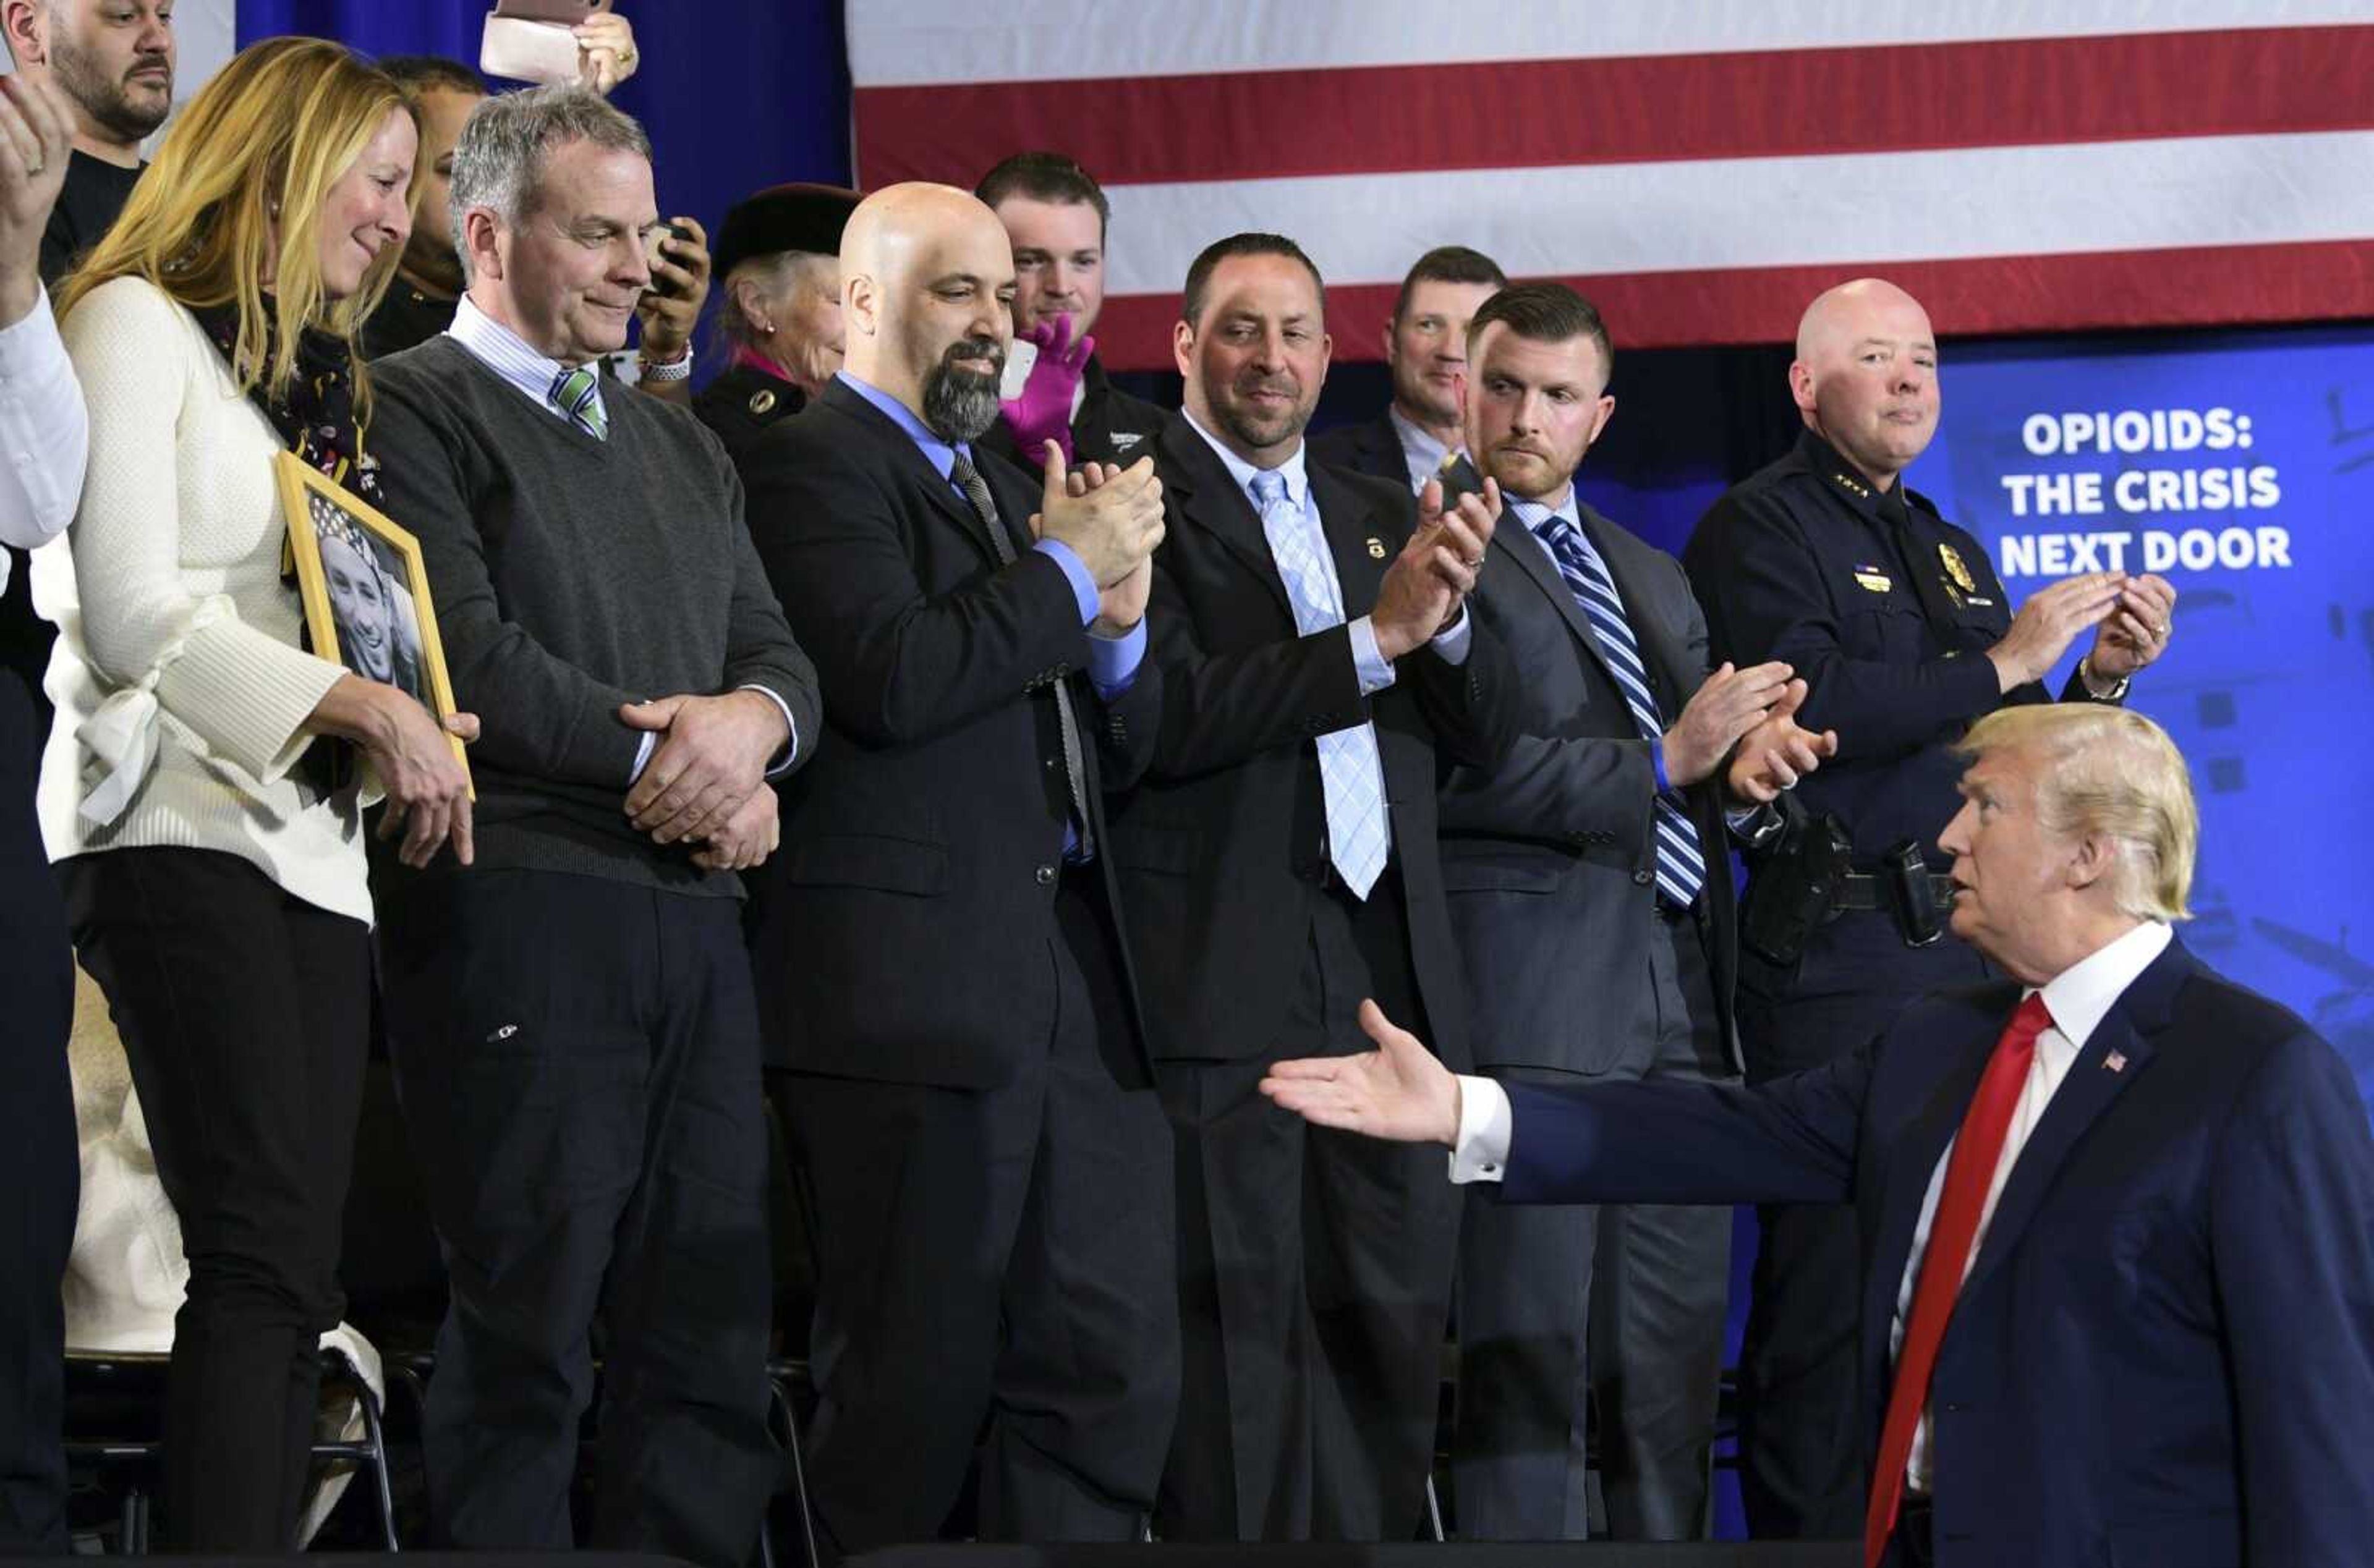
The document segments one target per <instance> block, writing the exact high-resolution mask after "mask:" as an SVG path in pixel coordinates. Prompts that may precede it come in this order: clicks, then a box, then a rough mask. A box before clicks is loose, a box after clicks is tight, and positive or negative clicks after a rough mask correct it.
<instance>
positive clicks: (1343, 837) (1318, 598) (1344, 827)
mask: <svg viewBox="0 0 2374 1568" xmlns="http://www.w3.org/2000/svg"><path fill="white" fill-rule="evenodd" d="M1253 500H1254V502H1255V504H1256V505H1258V506H1259V507H1260V508H1261V521H1262V532H1263V535H1264V536H1266V537H1267V538H1268V540H1269V553H1270V558H1271V559H1272V560H1274V561H1275V562H1276V563H1277V575H1278V576H1279V577H1281V578H1283V579H1285V581H1286V597H1287V602H1288V603H1291V604H1292V605H1293V606H1294V629H1295V630H1296V631H1297V632H1299V633H1300V634H1301V635H1302V636H1304V637H1309V636H1310V635H1311V634H1312V633H1314V632H1323V631H1326V630H1328V629H1329V628H1331V627H1334V626H1342V625H1343V624H1344V601H1343V599H1342V597H1341V596H1340V594H1339V593H1338V591H1337V590H1336V586H1335V581H1334V578H1333V577H1331V576H1330V575H1329V574H1328V571H1327V568H1326V563H1325V562H1324V561H1322V559H1321V558H1320V554H1319V552H1320V550H1321V549H1322V547H1323V539H1314V538H1313V537H1312V536H1313V535H1314V534H1315V533H1317V532H1318V531H1317V530H1316V529H1314V528H1311V527H1310V526H1309V524H1308V521H1307V520H1306V519H1305V518H1304V516H1303V511H1302V508H1301V507H1300V506H1299V504H1297V503H1296V502H1295V500H1294V499H1293V498H1292V497H1289V496H1288V495H1287V493H1286V476H1285V475H1284V474H1279V473H1277V472H1275V470H1270V471H1266V472H1263V473H1261V474H1254V475H1253ZM1314 743H1315V744H1316V745H1317V746H1318V748H1319V783H1320V787H1321V789H1322V790H1323V791H1324V794H1325V800H1326V803H1327V852H1328V857H1329V859H1331V860H1334V862H1335V870H1336V872H1337V873H1338V874H1340V875H1341V876H1342V877H1343V879H1344V885H1345V886H1346V887H1348V888H1350V889H1351V890H1352V892H1353V893H1354V894H1355V895H1357V896H1359V897H1361V898H1366V897H1368V896H1369V889H1370V888H1372V887H1374V886H1376V884H1377V879H1378V878H1379V877H1381V876H1382V875H1383V874H1384V872H1385V851H1386V848H1387V842H1386V826H1385V774H1384V765H1383V762H1382V760H1381V758H1380V757H1379V756H1378V755H1377V731H1376V730H1375V728H1374V727H1373V726H1371V725H1369V723H1367V722H1366V721H1363V722H1361V723H1359V724H1356V725H1354V726H1353V727H1352V728H1350V729H1348V730H1336V731H1332V732H1330V733H1328V734H1324V735H1321V736H1318V737H1316V738H1315V741H1314Z"/></svg>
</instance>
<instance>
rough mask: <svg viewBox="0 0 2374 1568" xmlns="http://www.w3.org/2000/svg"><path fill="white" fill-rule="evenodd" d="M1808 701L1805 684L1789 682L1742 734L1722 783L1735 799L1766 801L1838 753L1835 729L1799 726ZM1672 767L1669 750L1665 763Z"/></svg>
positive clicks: (1761, 803)
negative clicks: (1776, 700)
mask: <svg viewBox="0 0 2374 1568" xmlns="http://www.w3.org/2000/svg"><path fill="white" fill-rule="evenodd" d="M1804 701H1805V683H1804V682H1803V681H1792V682H1790V683H1789V684H1788V685H1787V686H1785V687H1783V688H1782V689H1781V693H1780V700H1779V701H1778V702H1775V703H1774V704H1773V705H1772V708H1771V711H1769V712H1768V713H1767V714H1765V716H1764V718H1763V720H1762V721H1760V722H1759V723H1757V726H1756V727H1755V728H1754V729H1752V730H1750V731H1747V733H1746V734H1745V735H1743V736H1741V737H1740V740H1739V746H1738V748H1737V750H1735V751H1733V754H1732V758H1731V767H1730V769H1729V771H1728V772H1726V773H1725V775H1724V776H1723V788H1724V789H1725V790H1728V791H1729V792H1730V795H1731V797H1732V799H1733V800H1735V801H1744V802H1752V803H1753V804H1756V805H1759V806H1760V805H1763V804H1765V803H1766V802H1769V801H1771V800H1773V799H1775V798H1777V797H1778V796H1779V795H1780V791H1781V790H1793V789H1795V788H1796V787H1797V780H1798V779H1800V778H1804V776H1805V775H1806V774H1808V773H1811V772H1813V771H1814V769H1816V768H1817V767H1819V766H1822V763H1823V761H1824V760H1825V759H1826V758H1828V757H1833V756H1836V755H1838V751H1839V733H1838V731H1835V730H1825V731H1822V732H1821V733H1820V734H1818V735H1816V734H1815V733H1814V732H1813V731H1810V730H1805V729H1802V728H1800V727H1799V725H1798V723H1797V709H1798V708H1800V707H1802V706H1803V705H1804ZM1666 766H1667V768H1668V769H1670V768H1671V767H1672V766H1673V759H1672V757H1671V756H1670V755H1668V757H1667V758H1666Z"/></svg>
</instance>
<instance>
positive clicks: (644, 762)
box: [627, 730, 660, 790]
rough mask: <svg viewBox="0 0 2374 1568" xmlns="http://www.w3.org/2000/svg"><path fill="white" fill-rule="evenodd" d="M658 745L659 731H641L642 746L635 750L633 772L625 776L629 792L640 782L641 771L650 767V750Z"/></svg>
mask: <svg viewBox="0 0 2374 1568" xmlns="http://www.w3.org/2000/svg"><path fill="white" fill-rule="evenodd" d="M659 743H660V731H657V730H646V731H643V741H642V744H641V745H639V746H637V747H636V748H635V770H634V771H633V772H632V773H629V774H628V775H627V788H628V789H629V790H631V789H633V788H634V787H635V786H636V785H637V784H639V783H641V781H642V778H643V769H644V768H646V767H648V766H651V761H652V747H654V746H656V745H658V744H659Z"/></svg>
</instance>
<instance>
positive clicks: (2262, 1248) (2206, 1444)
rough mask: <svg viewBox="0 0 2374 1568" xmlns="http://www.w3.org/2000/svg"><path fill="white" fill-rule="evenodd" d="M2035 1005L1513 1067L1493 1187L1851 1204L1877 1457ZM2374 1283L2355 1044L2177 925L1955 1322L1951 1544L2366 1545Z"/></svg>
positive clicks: (1970, 1001) (2182, 1552)
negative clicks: (1928, 1223) (1843, 1037)
mask: <svg viewBox="0 0 2374 1568" xmlns="http://www.w3.org/2000/svg"><path fill="white" fill-rule="evenodd" d="M2019 997H2020V988H2019V987H2018V986H2017V985H2016V984H2012V983H2009V982H2000V983H1996V984H1992V985H1987V986H1981V987H1977V988H1973V989H1969V990H1960V991H1945V992H1940V993H1939V994H1937V995H1935V996H1933V997H1931V998H1929V999H1928V1000H1923V1001H1922V1002H1919V1003H1917V1004H1915V1005H1914V1006H1913V1007H1912V1008H1911V1009H1910V1011H1908V1012H1905V1013H1904V1015H1903V1016H1902V1017H1900V1018H1898V1020H1897V1021H1896V1022H1895V1023H1894V1024H1891V1025H1890V1026H1889V1027H1888V1028H1887V1030H1886V1032H1885V1033H1883V1034H1882V1035H1881V1036H1879V1037H1878V1038H1876V1039H1875V1040H1873V1041H1871V1042H1869V1043H1867V1044H1864V1045H1863V1046H1862V1047H1860V1048H1850V1049H1848V1050H1847V1051H1845V1053H1844V1054H1843V1055H1841V1056H1840V1057H1839V1059H1838V1060H1836V1061H1833V1062H1831V1063H1829V1064H1828V1065H1827V1066H1824V1067H1818V1068H1815V1069H1813V1070H1811V1071H1805V1072H1800V1073H1796V1074H1794V1075H1792V1076H1788V1077H1783V1078H1779V1079H1775V1080H1773V1081H1771V1082H1768V1083H1765V1084H1762V1085H1759V1086H1758V1087H1756V1088H1752V1089H1750V1088H1743V1087H1740V1086H1739V1085H1736V1084H1698V1083H1657V1082H1650V1083H1615V1084H1606V1085H1591V1086H1585V1087H1581V1088H1577V1089H1572V1090H1564V1091H1560V1090H1548V1089H1540V1088H1534V1087H1529V1086H1526V1085H1523V1084H1512V1085H1510V1089H1509V1098H1510V1106H1511V1108H1512V1113H1513V1121H1512V1124H1511V1126H1512V1132H1511V1141H1510V1152H1509V1163H1508V1174H1507V1176H1506V1179H1505V1181H1504V1184H1503V1186H1502V1188H1501V1195H1502V1196H1503V1197H1504V1198H1506V1199H1510V1201H1515V1202H1536V1203H1540V1202H1551V1203H1562V1202H1601V1203H1732V1202H1748V1201H1756V1202H1768V1203H1851V1204H1852V1205H1854V1213H1855V1220H1856V1223H1857V1227H1858V1230H1859V1232H1860V1235H1861V1238H1862V1255H1863V1270H1864V1274H1863V1288H1862V1314H1861V1316H1862V1322H1861V1361H1862V1404H1861V1407H1860V1410H1861V1413H1862V1417H1863V1426H1862V1431H1861V1432H1860V1433H1858V1434H1857V1435H1858V1436H1859V1437H1860V1439H1861V1441H1862V1444H1863V1460H1864V1464H1865V1466H1866V1468H1868V1467H1869V1466H1870V1465H1871V1464H1872V1463H1873V1462H1874V1459H1875V1455H1876V1453H1877V1449H1878V1443H1879V1435H1880V1429H1881V1424H1882V1422H1883V1419H1884V1417H1885V1415H1886V1408H1887V1396H1888V1389H1889V1384H1890V1375H1891V1374H1890V1365H1891V1362H1890V1354H1891V1352H1890V1347H1889V1344H1888V1338H1889V1328H1890V1326H1891V1324H1892V1322H1893V1320H1894V1317H1895V1314H1896V1304H1897V1297H1898V1291H1899V1290H1900V1288H1901V1286H1902V1282H1903V1279H1904V1272H1905V1265H1906V1262H1907V1260H1908V1259H1909V1258H1910V1257H1911V1254H1912V1246H1913V1242H1914V1235H1915V1232H1916V1230H1917V1228H1918V1226H1919V1223H1920V1217H1921V1208H1922V1200H1923V1199H1924V1198H1925V1196H1926V1195H1927V1193H1928V1190H1929V1184H1930V1181H1931V1180H1932V1178H1933V1176H1934V1174H1935V1172H1936V1169H1937V1165H1938V1162H1939V1161H1940V1160H1941V1159H1942V1158H1943V1157H1944V1155H1945V1148H1946V1145H1947V1144H1948V1143H1949V1142H1950V1141H1952V1140H1953V1138H1954V1135H1955V1133H1956V1131H1957V1129H1958V1128H1959V1127H1960V1126H1961V1122H1962V1118H1963V1117H1964V1116H1965V1115H1966V1114H1967V1113H1968V1111H1969V1105H1970V1100H1971V1097H1972V1095H1973V1094H1976V1093H1977V1089H1978V1083H1979V1079H1980V1074H1981V1073H1982V1072H1983V1071H1984V1070H1985V1067H1986V1062H1987V1059H1988V1057H1989V1056H1990V1054H1992V1051H1993V1049H1994V1045H1995V1039H1996V1037H1997V1036H1998V1035H2000V1034H2001V1033H2002V1031H2003V1027H2004V1024H2005V1023H2006V1022H2007V1021H2008V1020H2009V1019H2010V1017H2011V1014H2012V1010H2013V1009H2014V1008H2015V1007H2016V1006H2017V1004H2018V1001H2019ZM2368 1281H2374V1139H2369V1138H2368V1133H2367V1125H2366V1106H2365V1102H2364V1101H2363V1100H2361V1099H2360V1098H2359V1096H2358V1093H2357V1088H2356V1084H2355V1083H2354V1082H2351V1079H2350V1074H2349V1069H2348V1066H2347V1064H2345V1062H2344V1061H2343V1060H2342V1059H2341V1057H2340V1055H2339V1053H2337V1052H2336V1051H2334V1050H2333V1047H2331V1046H2330V1045H2328V1044H2326V1043H2325V1042H2324V1041H2323V1040H2322V1039H2321V1038H2319V1037H2318V1036H2316V1035H2315V1034H2314V1033H2313V1032H2311V1031H2310V1030H2309V1027H2308V1025H2306V1024H2303V1023H2301V1022H2300V1021H2299V1019H2298V1018H2297V1017H2295V1016H2293V1015H2292V1014H2291V1013H2290V1012H2286V1010H2284V1009H2283V1008H2280V1007H2277V1006H2276V1005H2275V1004H2274V1003H2273V1002H2270V1001H2267V1000H2264V999H2263V998H2261V997H2258V996H2254V995H2252V994H2251V992H2249V991H2246V990H2244V989H2242V988H2241V987H2239V986H2237V985H2235V984H2233V983H2232V982H2231V981H2229V980H2227V979H2225V978H2223V977H2220V976H2218V975H2217V974H2216V973H2215V971H2213V970H2211V969H2209V968H2208V967H2207V966H2206V965H2203V964H2202V963H2200V962H2199V961H2198V960H2197V959H2195V958H2194V957H2193V956H2192V954H2190V953H2188V952H2186V951H2185V947H2184V944H2183V943H2182V942H2170V943H2169V944H2168V948H2167V950H2166V951H2165V952H2163V953H2162V954H2160V955H2159V956H2158V957H2157V959H2155V960H2154V961H2153V962H2152V964H2151V965H2150V966H2149V967H2147V968H2145V970H2144V972H2143V974H2142V975H2141V976H2140V977H2138V978H2137V979H2136V980H2135V982H2134V983H2133V985H2131V986H2129V987H2128V988H2127V989H2126V992H2125V993H2124V994H2123V995H2122V996H2121V997H2120V998H2119V1000H2118V1001H2117V1002H2116V1003H2115V1004H2114V1005H2113V1006H2112V1007H2111V1009H2110V1012H2108V1013H2107V1014H2105V1015H2104V1017H2103V1019H2102V1022H2101V1023H2100V1024H2098V1026H2097V1027H2096V1028H2095V1030H2094V1033H2093V1035H2092V1036H2090V1037H2089V1038H2088V1039H2087V1040H2086V1045H2085V1048H2084V1049H2082V1050H2080V1051H2079V1052H2078V1053H2077V1059H2076V1061H2075V1063H2074V1065H2073V1066H2072V1067H2071V1068H2070V1070H2069V1074H2068V1076H2067V1077H2066V1078H2065V1079H2063V1081H2062V1083H2061V1086H2060V1088H2059V1089H2058V1090H2057V1091H2056V1092H2055V1093H2054V1094H2053V1096H2052V1099H2051V1103H2050V1104H2049V1105H2048V1106H2046V1107H2045V1110H2044V1114H2043V1116H2042V1117H2040V1118H2039V1120H2038V1122H2037V1124H2036V1129H2035V1131H2034V1132H2033V1133H2031V1134H2030V1135H2029V1138H2028V1141H2027V1144H2026V1145H2025V1146H2024V1147H2023V1148H2022V1149H2021V1150H2020V1154H2019V1158H2018V1160H2017V1161H2016V1162H2015V1163H2014V1164H2013V1166H2012V1169H2011V1175H2010V1176H2009V1178H2008V1179H2007V1180H2006V1181H2005V1182H2004V1188H2003V1192H2002V1195H2001V1196H2000V1197H1999V1198H1998V1199H1996V1202H1995V1208H1994V1212H1993V1216H1992V1219H1990V1220H1989V1221H1988V1223H1987V1230H1986V1235H1985V1238H1984V1240H1983V1241H1982V1242H1981V1243H1980V1246H1979V1250H1978V1256H1977V1257H1976V1258H1974V1259H1973V1260H1972V1262H1971V1265H1970V1271H1969V1278H1968V1279H1967V1280H1966V1281H1964V1282H1963V1285H1962V1290H1961V1294H1960V1296H1959V1297H1958V1298H1957V1302H1956V1304H1955V1307H1954V1315H1953V1317H1952V1319H1951V1321H1950V1322H1948V1323H1947V1324H1946V1327H1945V1340H1944V1342H1943V1343H1942V1345H1941V1346H1940V1347H1939V1350H1938V1356H1937V1363H1936V1367H1935V1370H1934V1371H1933V1373H1932V1375H1931V1379H1930V1387H1929V1410H1930V1413H1931V1416H1932V1418H1933V1422H1934V1426H1933V1434H1932V1452H1933V1454H1934V1456H1935V1474H1936V1490H1935V1494H1934V1497H1935V1507H1936V1519H1935V1534H1936V1543H1937V1561H1938V1562H1939V1563H1941V1564H1943V1565H1945V1568H1994V1565H1996V1564H2001V1563H2013V1562H2016V1563H2021V1564H2029V1565H2033V1568H2093V1565H2095V1564H2098V1563H2110V1562H2146V1563H2151V1564H2153V1565H2154V1568H2234V1565H2235V1564H2238V1563H2248V1564H2250V1565H2251V1568H2273V1565H2275V1564H2290V1563H2311V1562H2315V1563H2326V1562H2363V1561H2365V1552H2366V1550H2367V1542H2368V1539H2374V1467H2369V1466H2368V1464H2367V1463H2366V1462H2365V1455H2366V1453H2367V1451H2368V1447H2369V1445H2374V1305H2369V1303H2368V1288H2369V1287H2368Z"/></svg>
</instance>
